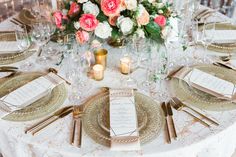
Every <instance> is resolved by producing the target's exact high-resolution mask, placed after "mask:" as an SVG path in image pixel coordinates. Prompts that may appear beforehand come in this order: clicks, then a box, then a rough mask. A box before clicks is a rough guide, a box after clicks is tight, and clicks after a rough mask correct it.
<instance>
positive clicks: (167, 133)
mask: <svg viewBox="0 0 236 157" xmlns="http://www.w3.org/2000/svg"><path fill="white" fill-rule="evenodd" d="M161 108H162V110H163V112H164V115H165V121H166V125H165V127H166V135H167V136H166V138H167V139H166V140H167V143H169V144H170V143H171V138H170V130H169V126H168V118H167V117H168V115H167V109H166V104H165V102H162V104H161Z"/></svg>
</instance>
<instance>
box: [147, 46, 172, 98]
mask: <svg viewBox="0 0 236 157" xmlns="http://www.w3.org/2000/svg"><path fill="white" fill-rule="evenodd" d="M154 47H155V48H154ZM152 51H153V52H152V63H151V64H152V66H151V74H152V84H151V85H150V88H149V90H150V95H151V96H152V97H153V98H155V99H159V100H164V99H166V98H167V91H166V86H165V78H166V76H167V73H168V54H167V49H166V46H165V44H160V45H157V46H153V49H152Z"/></svg>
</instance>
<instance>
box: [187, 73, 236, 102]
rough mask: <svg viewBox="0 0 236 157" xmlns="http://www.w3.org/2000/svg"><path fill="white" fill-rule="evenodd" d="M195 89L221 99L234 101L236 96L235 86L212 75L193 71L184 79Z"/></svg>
mask: <svg viewBox="0 0 236 157" xmlns="http://www.w3.org/2000/svg"><path fill="white" fill-rule="evenodd" d="M183 80H185V81H186V82H188V83H190V84H191V85H192V86H193V87H195V88H197V89H199V90H202V91H204V92H206V93H209V94H212V95H214V96H216V97H219V98H225V99H232V98H233V96H234V95H235V92H236V91H235V84H233V83H232V82H229V81H226V80H223V79H221V78H218V77H216V76H214V75H212V74H209V73H206V72H203V71H201V70H198V69H193V70H192V71H190V72H189V73H188V74H187V75H186V76H185V77H184V78H183Z"/></svg>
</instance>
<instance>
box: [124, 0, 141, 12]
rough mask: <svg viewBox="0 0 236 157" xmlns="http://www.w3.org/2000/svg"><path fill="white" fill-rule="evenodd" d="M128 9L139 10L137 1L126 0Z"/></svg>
mask: <svg viewBox="0 0 236 157" xmlns="http://www.w3.org/2000/svg"><path fill="white" fill-rule="evenodd" d="M124 2H125V6H126V9H128V10H135V9H136V8H137V6H138V5H137V0H124Z"/></svg>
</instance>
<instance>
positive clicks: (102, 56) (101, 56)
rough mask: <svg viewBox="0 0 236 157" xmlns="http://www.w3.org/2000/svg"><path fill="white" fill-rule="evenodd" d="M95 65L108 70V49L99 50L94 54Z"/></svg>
mask: <svg viewBox="0 0 236 157" xmlns="http://www.w3.org/2000/svg"><path fill="white" fill-rule="evenodd" d="M94 56H95V63H96V64H101V65H102V66H103V68H104V70H105V69H106V66H107V50H106V49H98V50H96V51H95V52H94Z"/></svg>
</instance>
